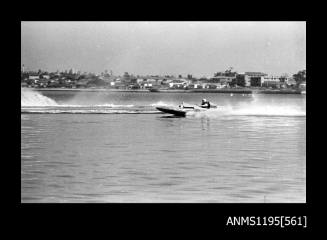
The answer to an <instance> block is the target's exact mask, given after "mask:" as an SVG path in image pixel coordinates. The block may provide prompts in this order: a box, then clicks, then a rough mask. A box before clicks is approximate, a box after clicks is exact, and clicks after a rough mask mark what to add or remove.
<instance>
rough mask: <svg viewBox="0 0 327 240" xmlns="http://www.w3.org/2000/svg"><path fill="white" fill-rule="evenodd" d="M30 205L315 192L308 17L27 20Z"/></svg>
mask: <svg viewBox="0 0 327 240" xmlns="http://www.w3.org/2000/svg"><path fill="white" fill-rule="evenodd" d="M20 27H21V113H20V115H21V116H20V118H21V189H20V191H21V203H268V204H269V203H306V202H307V199H306V190H307V189H306V181H307V179H306V22H305V21H21V22H20Z"/></svg>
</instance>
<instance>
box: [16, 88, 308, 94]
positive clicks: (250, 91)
mask: <svg viewBox="0 0 327 240" xmlns="http://www.w3.org/2000/svg"><path fill="white" fill-rule="evenodd" d="M22 89H32V90H36V91H41V92H43V91H72V92H139V93H236V94H301V93H302V92H303V91H302V90H295V89H283V90H280V89H277V90H276V89H274V90H273V89H246V88H245V89H188V90H179V89H177V90H173V89H158V90H154V91H150V90H148V89H108V88H22Z"/></svg>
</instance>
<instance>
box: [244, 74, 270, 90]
mask: <svg viewBox="0 0 327 240" xmlns="http://www.w3.org/2000/svg"><path fill="white" fill-rule="evenodd" d="M265 76H267V74H266V73H262V72H245V73H244V80H245V86H246V87H248V86H251V87H261V85H262V82H263V78H264V77H265Z"/></svg>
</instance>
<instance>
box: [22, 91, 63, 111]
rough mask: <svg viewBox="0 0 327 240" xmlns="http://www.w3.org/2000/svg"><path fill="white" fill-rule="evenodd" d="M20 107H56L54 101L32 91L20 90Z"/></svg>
mask: <svg viewBox="0 0 327 240" xmlns="http://www.w3.org/2000/svg"><path fill="white" fill-rule="evenodd" d="M21 106H22V107H26V106H27V107H28V106H58V104H57V103H56V101H54V100H52V99H50V98H48V97H46V96H43V95H42V94H41V93H39V92H37V91H34V90H32V89H23V88H22V89H21Z"/></svg>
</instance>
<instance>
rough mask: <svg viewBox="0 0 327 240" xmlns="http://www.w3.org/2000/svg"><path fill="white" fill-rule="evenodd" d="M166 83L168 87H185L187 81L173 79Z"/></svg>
mask: <svg viewBox="0 0 327 240" xmlns="http://www.w3.org/2000/svg"><path fill="white" fill-rule="evenodd" d="M168 85H169V87H170V88H181V87H185V86H186V85H187V82H186V81H185V80H181V79H175V80H173V81H171V82H170V83H168Z"/></svg>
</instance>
